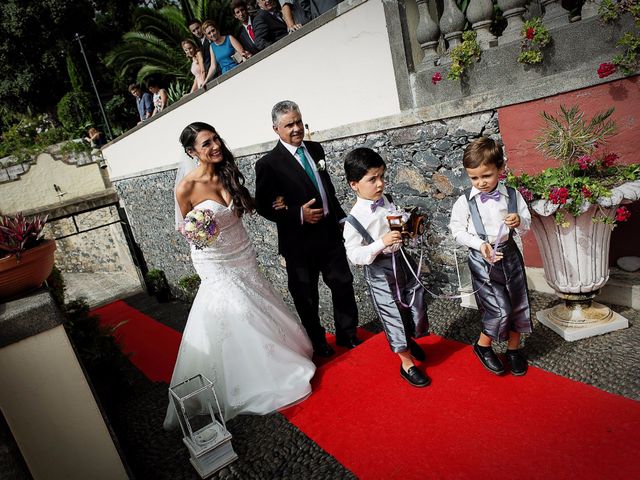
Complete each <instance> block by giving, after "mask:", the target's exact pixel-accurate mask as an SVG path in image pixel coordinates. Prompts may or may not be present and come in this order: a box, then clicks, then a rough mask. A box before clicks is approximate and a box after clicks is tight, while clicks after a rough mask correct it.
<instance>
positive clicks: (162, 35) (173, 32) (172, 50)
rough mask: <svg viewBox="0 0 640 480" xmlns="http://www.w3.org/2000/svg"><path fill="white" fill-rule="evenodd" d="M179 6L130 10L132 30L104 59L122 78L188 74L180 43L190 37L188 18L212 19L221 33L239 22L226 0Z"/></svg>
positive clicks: (184, 0) (195, 0)
mask: <svg viewBox="0 0 640 480" xmlns="http://www.w3.org/2000/svg"><path fill="white" fill-rule="evenodd" d="M180 4H181V8H178V7H176V6H173V5H172V6H167V7H163V8H160V9H158V10H156V9H152V8H138V9H137V10H136V11H135V12H134V21H133V25H134V29H133V30H132V31H130V32H128V33H125V34H124V35H123V37H122V43H121V44H120V45H118V46H117V47H116V48H114V49H113V50H112V51H111V52H109V54H108V55H107V57H106V59H105V61H106V64H107V65H108V66H110V67H113V68H114V69H115V70H116V71H117V72H118V74H119V75H120V76H121V77H123V78H130V77H132V76H135V77H136V81H138V82H142V81H144V79H145V78H147V77H149V76H151V75H159V76H163V77H165V78H167V79H168V80H170V81H173V80H186V79H187V77H189V76H190V73H189V66H190V61H189V59H187V58H186V57H185V55H184V53H183V52H182V48H181V47H180V43H181V42H182V40H184V39H185V38H192V35H191V33H190V32H189V30H188V28H187V22H188V21H189V20H191V19H194V18H195V19H198V20H200V21H204V20H206V19H210V20H214V21H215V22H216V23H218V26H219V28H220V30H221V31H222V32H225V33H231V34H234V33H236V31H237V29H238V27H239V24H238V23H237V22H235V20H234V18H233V15H232V12H231V1H230V0H181V2H180Z"/></svg>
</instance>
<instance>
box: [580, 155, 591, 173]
mask: <svg viewBox="0 0 640 480" xmlns="http://www.w3.org/2000/svg"><path fill="white" fill-rule="evenodd" d="M592 163H593V160H592V159H591V157H590V156H589V155H582V156H581V157H580V158H578V165H579V166H580V170H586V169H587V168H589V167H590V166H591V164H592Z"/></svg>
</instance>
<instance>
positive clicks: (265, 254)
mask: <svg viewBox="0 0 640 480" xmlns="http://www.w3.org/2000/svg"><path fill="white" fill-rule="evenodd" d="M481 135H486V136H491V137H493V138H496V139H498V138H499V132H498V119H497V113H496V112H495V111H487V112H482V113H477V114H473V115H468V116H465V117H457V118H451V119H447V120H439V121H433V122H427V123H422V124H419V125H415V126H411V127H406V128H405V127H402V128H395V129H390V130H385V131H377V132H371V133H368V134H364V135H356V136H352V137H345V138H340V139H336V140H332V141H327V142H323V146H324V149H325V152H326V155H327V168H328V170H329V172H330V174H331V177H332V180H333V183H334V185H335V187H336V190H337V195H338V198H339V200H340V202H341V203H342V205H343V208H344V209H345V211H347V212H348V211H349V210H350V208H351V206H352V205H353V203H354V201H355V196H354V194H353V192H352V191H351V189H350V188H349V186H348V184H347V182H346V180H345V177H344V171H343V166H342V162H343V158H344V155H345V154H346V153H347V152H348V151H349V150H351V149H353V148H355V147H358V146H367V147H370V148H373V149H375V150H376V151H377V152H379V153H380V155H381V156H382V157H383V158H384V159H385V161H386V163H387V175H386V178H387V191H388V192H389V193H390V194H391V195H392V196H393V198H394V201H395V202H396V204H398V205H400V206H404V205H415V206H418V207H419V208H420V209H421V210H422V211H423V212H424V213H426V215H427V219H428V227H427V236H426V239H425V245H424V269H423V272H424V273H423V279H424V281H425V282H426V285H427V286H428V287H429V289H430V290H432V291H434V292H442V293H447V294H450V293H455V292H456V291H457V284H458V279H457V274H456V265H455V260H454V258H455V257H454V255H453V251H454V248H455V247H454V242H453V240H452V239H451V236H450V235H449V231H448V228H447V225H448V222H449V214H450V211H451V207H452V206H453V203H454V202H455V200H456V199H457V198H458V196H459V195H460V194H462V192H463V190H464V189H465V188H467V187H468V186H469V183H468V180H467V177H466V174H465V172H464V169H463V168H462V153H463V149H464V147H465V146H466V145H467V144H468V143H469V142H470V141H471V140H473V139H475V138H477V137H479V136H481ZM261 155H262V154H255V155H249V156H245V157H241V158H238V159H237V162H238V165H239V167H240V169H241V171H242V172H243V174H244V175H245V177H246V179H247V186H248V188H249V190H250V191H252V192H253V191H255V174H254V165H255V162H256V160H257V159H258V158H260V156H261ZM174 178H175V170H169V171H164V172H159V173H153V174H149V175H144V176H137V177H132V178H128V179H123V180H119V181H117V182H115V183H114V187H115V189H116V190H117V191H118V194H119V196H120V198H121V199H122V201H123V202H124V204H125V208H126V210H127V215H128V216H129V219H130V221H131V224H132V228H133V231H134V235H135V238H136V241H137V243H138V244H139V246H140V248H141V249H142V251H143V253H144V256H145V260H146V262H147V264H148V266H149V268H159V269H161V270H164V272H165V274H166V275H167V278H168V279H169V282H170V283H172V284H175V283H176V282H177V281H178V280H179V279H180V278H181V277H183V276H185V275H188V274H191V273H193V269H192V267H191V262H190V257H189V250H188V248H187V245H186V242H185V241H184V240H183V239H182V238H181V236H180V235H179V234H178V233H176V232H175V230H174V203H173V185H174ZM244 223H245V225H246V227H247V229H248V231H249V233H250V236H251V237H252V239H253V245H254V247H255V249H256V252H257V256H258V262H259V264H260V266H261V269H262V270H263V272H264V273H265V275H266V276H267V277H268V278H269V279H270V280H271V281H272V283H273V285H274V287H275V289H276V290H277V291H278V292H280V293H281V294H282V295H283V297H285V299H287V300H288V301H289V302H290V303H291V301H290V298H289V295H288V292H287V286H286V273H285V270H284V266H283V260H282V259H281V258H280V257H279V256H278V255H277V254H276V253H275V252H277V236H276V228H275V224H273V223H271V222H268V221H266V220H264V219H263V218H261V217H259V216H258V215H251V216H247V217H246V218H245V222H244ZM459 252H462V250H460V251H459ZM414 253H416V254H419V252H417V251H415V250H414ZM465 258H466V257H465V254H464V253H462V254H461V255H458V259H459V260H458V262H459V263H460V264H464V263H465V262H464V259H465ZM352 270H353V272H354V276H355V278H356V284H355V290H356V295H357V297H358V303H359V307H360V314H361V321H368V320H371V319H373V318H374V314H373V311H372V309H371V305H370V301H369V299H368V293H367V291H366V288H365V284H364V281H363V278H362V274H361V271H360V269H359V268H358V267H353V268H352ZM329 298H330V297H329V293H328V289H326V287H323V289H322V291H321V304H322V317H323V320H324V321H327V320H330V317H331V308H330V303H328V302H329ZM329 323H330V322H329Z"/></svg>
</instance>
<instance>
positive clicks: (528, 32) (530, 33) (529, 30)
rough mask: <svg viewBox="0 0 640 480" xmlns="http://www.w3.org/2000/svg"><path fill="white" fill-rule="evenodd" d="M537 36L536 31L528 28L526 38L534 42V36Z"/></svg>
mask: <svg viewBox="0 0 640 480" xmlns="http://www.w3.org/2000/svg"><path fill="white" fill-rule="evenodd" d="M535 34H536V31H535V30H534V29H533V28H531V27H529V28H527V33H526V34H525V36H526V37H527V38H528V39H529V40H533V36H534V35H535Z"/></svg>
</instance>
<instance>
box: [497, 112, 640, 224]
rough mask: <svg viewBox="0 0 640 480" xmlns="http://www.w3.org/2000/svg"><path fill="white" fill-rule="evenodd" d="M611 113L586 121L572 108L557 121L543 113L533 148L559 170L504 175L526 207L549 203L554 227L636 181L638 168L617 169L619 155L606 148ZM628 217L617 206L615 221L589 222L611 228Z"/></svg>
mask: <svg viewBox="0 0 640 480" xmlns="http://www.w3.org/2000/svg"><path fill="white" fill-rule="evenodd" d="M613 111H614V109H613V108H610V109H608V110H605V111H602V112H600V113H597V114H596V115H594V116H593V117H592V118H591V120H588V121H587V120H586V119H585V117H584V113H583V112H582V111H580V109H579V108H578V107H577V106H572V107H570V108H567V107H565V106H560V115H558V116H554V115H551V114H549V113H547V112H542V114H541V115H542V118H543V120H544V123H545V126H544V128H543V130H542V132H541V134H540V136H539V137H538V138H537V139H536V140H537V148H538V149H539V150H540V151H541V152H542V153H544V154H545V155H546V156H547V157H548V158H551V159H554V160H558V161H559V162H560V166H558V167H551V168H547V169H545V170H544V171H542V172H541V173H538V174H536V175H528V174H526V173H523V174H521V175H516V174H514V173H513V172H508V174H507V184H509V185H511V186H513V187H516V188H518V190H519V191H520V193H521V194H522V196H523V197H524V199H525V200H526V201H527V202H528V203H531V202H534V201H536V200H548V201H549V202H550V203H551V204H553V205H558V206H559V207H560V208H559V209H558V210H557V211H556V213H555V217H556V222H557V223H558V224H560V225H566V222H565V213H569V214H571V215H573V216H578V215H580V214H582V213H583V212H584V211H585V210H586V208H587V207H588V206H589V205H598V199H599V198H602V197H610V196H611V189H612V188H614V187H617V186H620V185H621V184H623V183H625V182H629V181H634V180H637V179H638V178H640V164H632V165H619V164H617V160H618V158H619V157H618V155H617V154H616V153H613V152H610V151H608V150H607V149H606V148H605V146H606V142H607V139H608V138H609V137H610V136H612V135H613V134H614V133H615V132H616V125H615V122H614V121H613V120H612V119H611V115H612V114H613ZM627 218H628V210H627V209H626V208H625V207H620V208H618V211H617V212H616V217H615V219H610V218H609V217H607V216H605V215H600V216H597V217H594V220H595V221H605V222H607V223H614V222H615V221H624V220H626V219H627Z"/></svg>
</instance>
